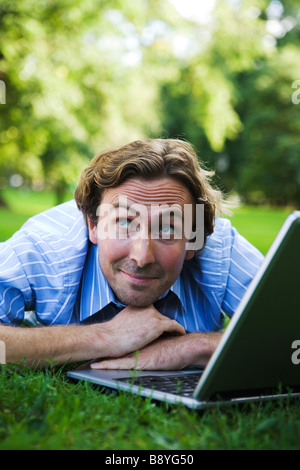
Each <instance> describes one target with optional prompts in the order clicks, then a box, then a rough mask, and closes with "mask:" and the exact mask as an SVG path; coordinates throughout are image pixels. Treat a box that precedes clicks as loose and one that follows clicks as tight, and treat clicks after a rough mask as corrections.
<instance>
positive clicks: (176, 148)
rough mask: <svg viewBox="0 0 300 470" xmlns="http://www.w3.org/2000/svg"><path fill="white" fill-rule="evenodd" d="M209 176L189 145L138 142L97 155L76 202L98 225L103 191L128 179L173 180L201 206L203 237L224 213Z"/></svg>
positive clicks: (84, 174)
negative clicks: (185, 189)
mask: <svg viewBox="0 0 300 470" xmlns="http://www.w3.org/2000/svg"><path fill="white" fill-rule="evenodd" d="M212 175H213V173H212V172H209V171H207V170H205V169H203V168H201V166H200V165H199V163H198V158H197V155H196V152H195V151H194V149H193V147H192V146H191V144H189V143H188V142H185V141H182V140H176V139H152V140H138V141H135V142H132V143H130V144H128V145H125V146H123V147H120V148H115V149H108V150H105V151H103V152H101V153H99V154H98V155H96V156H95V157H94V158H93V159H92V160H91V162H90V164H89V165H88V166H87V168H85V170H84V171H83V172H82V174H81V176H80V180H79V184H78V186H77V189H76V191H75V200H76V203H77V206H78V208H79V210H81V211H82V212H83V214H84V215H85V217H86V218H87V216H89V217H90V219H91V220H92V221H93V222H94V223H97V216H96V211H97V208H98V206H99V204H100V201H101V197H102V194H103V191H104V190H105V189H107V188H115V187H117V186H119V185H120V184H122V183H124V182H125V181H126V180H128V179H130V178H137V177H138V178H145V179H151V178H159V177H162V178H163V177H169V178H174V179H176V180H178V181H179V182H180V183H181V184H183V185H185V187H186V188H187V189H188V190H189V191H190V193H191V195H192V196H193V198H194V200H195V202H196V203H199V204H204V225H205V229H204V236H205V238H206V236H207V235H210V234H211V233H212V232H213V227H214V218H215V216H217V215H221V213H222V212H223V210H224V201H223V196H222V193H221V192H220V191H219V190H217V189H214V188H213V187H212V185H211V184H210V179H211V177H212ZM86 220H87V219H86Z"/></svg>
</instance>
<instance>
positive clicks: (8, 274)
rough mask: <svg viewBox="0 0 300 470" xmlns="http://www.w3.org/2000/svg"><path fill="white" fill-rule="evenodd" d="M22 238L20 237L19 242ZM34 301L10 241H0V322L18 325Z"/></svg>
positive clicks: (22, 240)
mask: <svg viewBox="0 0 300 470" xmlns="http://www.w3.org/2000/svg"><path fill="white" fill-rule="evenodd" d="M22 242H23V243H24V238H23V237H22V239H21V238H20V243H22ZM33 303H34V300H33V297H32V290H31V288H30V285H29V283H28V279H27V278H26V275H25V272H24V269H23V267H22V264H21V263H20V260H19V258H18V256H17V255H16V253H15V250H14V248H13V244H12V243H11V241H10V240H9V241H7V242H4V243H0V323H6V324H11V325H19V324H21V323H22V321H23V319H24V313H25V309H27V310H30V309H31V307H32V305H33Z"/></svg>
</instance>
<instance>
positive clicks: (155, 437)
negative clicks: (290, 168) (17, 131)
mask: <svg viewBox="0 0 300 470" xmlns="http://www.w3.org/2000/svg"><path fill="white" fill-rule="evenodd" d="M7 200H9V203H10V205H11V208H12V209H11V210H7V209H2V210H1V212H0V217H1V219H0V220H1V222H0V236H1V240H5V239H6V238H8V237H9V236H10V235H11V233H13V232H14V231H15V230H17V229H18V228H19V227H20V225H21V224H22V223H23V222H24V221H25V220H26V219H27V217H29V216H30V215H32V214H34V213H36V212H38V211H40V210H43V209H45V208H47V207H50V206H51V205H52V204H53V198H52V195H50V194H48V195H45V194H40V195H38V196H36V195H32V194H29V193H28V194H22V193H20V192H16V191H8V192H7ZM289 212H290V211H289V210H288V209H284V210H282V209H280V210H279V209H278V210H277V209H276V210H275V209H271V208H265V207H241V208H239V209H237V210H236V211H235V212H234V216H233V218H232V223H233V224H234V226H236V227H237V228H238V230H239V231H240V232H241V233H242V234H243V235H244V236H245V237H246V238H248V239H249V240H250V241H251V242H252V243H253V244H254V245H256V246H257V248H259V249H260V250H261V251H262V252H263V253H266V251H267V250H268V248H269V246H270V244H271V243H272V241H273V240H274V238H275V236H276V233H277V231H278V229H279V228H280V226H281V224H282V222H283V221H284V219H285V217H286V215H287V214H288V213H289ZM69 367H70V365H66V366H64V367H61V368H55V367H52V366H51V364H49V367H48V368H47V369H46V370H44V371H32V370H29V369H28V368H27V367H25V366H24V365H22V364H15V365H5V366H2V367H1V369H0V449H87V450H88V449H99V450H154V449H156V450H161V451H162V450H167V451H180V450H187V451H188V450H200V449H299V448H300V402H299V401H298V400H293V401H278V402H276V403H265V404H261V403H260V404H251V405H244V406H239V407H237V406H229V407H224V408H215V409H210V410H205V411H201V412H199V411H191V410H187V409H185V408H184V407H183V406H168V405H166V404H160V405H157V404H156V403H155V402H153V401H151V400H150V399H142V398H139V397H133V396H130V395H127V394H125V393H121V394H120V395H118V396H116V395H107V394H106V393H105V392H104V391H103V390H99V389H97V388H94V387H93V386H92V385H90V384H88V383H72V382H70V381H69V380H68V379H67V377H66V374H65V372H66V370H67V369H68V368H69ZM128 455H130V453H129V454H128ZM101 463H103V462H101V455H100V464H101Z"/></svg>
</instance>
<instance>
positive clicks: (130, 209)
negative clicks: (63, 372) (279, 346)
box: [0, 139, 262, 369]
mask: <svg viewBox="0 0 300 470" xmlns="http://www.w3.org/2000/svg"><path fill="white" fill-rule="evenodd" d="M209 177H210V173H208V172H207V171H205V170H204V169H203V168H201V167H200V165H199V163H198V160H197V156H196V154H195V152H194V150H193V148H192V147H191V146H190V145H189V144H188V143H186V142H183V141H179V140H172V139H165V140H164V139H153V140H149V141H137V142H133V143H130V144H128V145H125V146H124V147H121V148H116V149H111V150H107V151H104V152H102V153H100V154H99V155H97V156H96V157H94V159H93V160H92V161H91V163H90V165H89V166H88V167H87V168H86V169H85V170H84V171H83V173H82V175H81V178H80V181H79V184H78V187H77V189H76V192H75V200H76V203H77V207H76V205H75V203H74V202H73V201H72V202H69V203H66V204H62V205H60V206H58V207H56V208H53V209H50V210H48V211H46V212H44V213H42V214H39V215H38V216H35V217H33V218H31V219H29V221H28V222H27V223H26V224H25V225H24V226H23V227H22V228H21V230H20V231H18V232H17V233H16V234H15V235H14V236H13V237H12V238H11V239H10V240H8V241H7V242H5V243H3V244H1V249H0V270H1V272H0V340H2V341H4V342H5V345H6V354H7V361H18V360H20V359H21V358H22V357H25V358H26V361H27V363H28V364H31V365H35V364H37V363H39V364H41V365H44V364H45V362H46V361H47V359H51V360H55V361H56V363H64V362H65V361H68V360H71V361H85V360H91V361H92V364H91V367H95V368H134V367H136V368H144V369H180V368H183V367H185V366H187V365H190V364H202V365H203V364H204V365H205V364H206V363H207V362H208V360H209V358H210V356H211V354H212V353H213V351H214V350H215V348H216V346H217V344H218V342H219V340H220V338H221V335H222V333H221V330H222V326H223V319H224V313H226V314H228V315H229V316H232V315H233V313H234V311H235V309H236V307H237V306H238V304H239V302H240V300H241V298H242V296H243V295H244V293H245V291H246V289H247V287H248V285H249V283H250V282H251V280H252V278H253V276H254V274H255V273H256V271H257V269H258V267H259V265H260V263H261V260H262V256H261V254H260V253H259V252H258V251H257V250H256V249H255V248H254V247H252V246H251V245H250V244H249V243H248V242H247V241H246V240H245V239H244V238H243V237H241V236H240V235H239V234H238V233H237V232H236V230H235V229H233V228H232V226H231V224H230V222H229V221H228V220H227V219H224V218H221V217H219V215H220V214H222V212H223V211H224V206H225V203H224V202H223V199H222V196H221V193H220V192H219V191H217V190H215V189H213V188H212V186H211V185H210V183H209ZM199 207H200V208H203V211H202V212H200V213H201V214H202V215H203V220H202V221H200V224H199V220H198V219H197V214H198V212H197V210H198V208H199ZM187 208H188V209H190V208H192V212H191V211H188V210H187ZM78 209H79V210H78ZM165 214H167V216H168V217H165ZM166 221H167V222H166ZM197 225H198V226H197ZM186 227H188V229H187V230H185V229H186ZM201 228H202V229H203V230H202V232H201V230H200V232H201V233H202V234H203V242H204V247H199V246H197V240H196V242H195V240H194V244H193V240H192V239H193V237H194V238H195V234H196V238H197V233H198V232H199V229H201ZM197 231H198V232H197ZM200 232H199V233H200ZM198 238H199V237H198ZM200 238H201V237H200ZM191 240H192V242H191ZM199 248H200V249H199ZM25 311H34V312H35V315H36V319H37V322H38V326H37V327H35V328H31V327H23V328H16V327H15V326H17V325H20V324H22V323H23V321H24V315H25ZM41 325H43V326H41Z"/></svg>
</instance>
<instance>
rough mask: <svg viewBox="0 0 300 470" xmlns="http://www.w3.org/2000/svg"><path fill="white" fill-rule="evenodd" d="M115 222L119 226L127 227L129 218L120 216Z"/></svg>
mask: <svg viewBox="0 0 300 470" xmlns="http://www.w3.org/2000/svg"><path fill="white" fill-rule="evenodd" d="M117 224H118V225H119V227H120V228H128V227H129V224H130V220H129V219H127V218H126V217H122V218H120V219H118V220H117Z"/></svg>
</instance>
